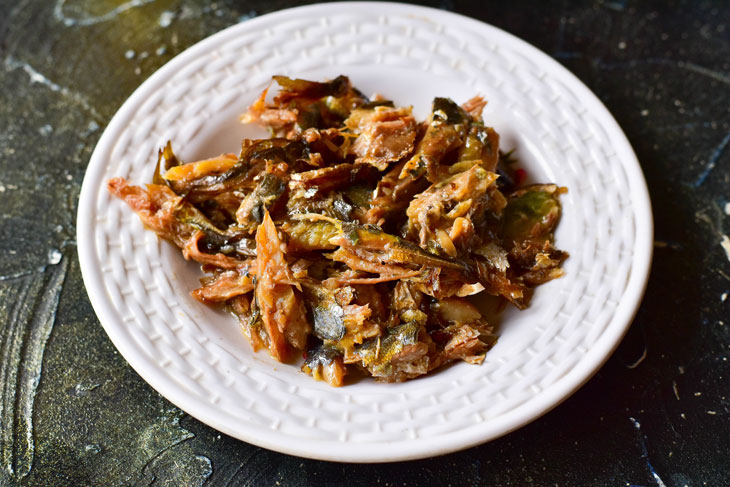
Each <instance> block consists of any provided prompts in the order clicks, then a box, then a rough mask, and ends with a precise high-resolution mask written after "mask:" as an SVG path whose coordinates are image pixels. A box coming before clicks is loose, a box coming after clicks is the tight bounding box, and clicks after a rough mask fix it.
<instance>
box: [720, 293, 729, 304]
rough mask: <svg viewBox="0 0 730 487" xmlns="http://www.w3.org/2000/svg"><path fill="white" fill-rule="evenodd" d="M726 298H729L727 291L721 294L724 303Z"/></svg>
mask: <svg viewBox="0 0 730 487" xmlns="http://www.w3.org/2000/svg"><path fill="white" fill-rule="evenodd" d="M726 299H727V293H722V295H720V301H722V302H723V303H724V302H725V300H726Z"/></svg>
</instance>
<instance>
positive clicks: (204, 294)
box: [191, 261, 256, 304]
mask: <svg viewBox="0 0 730 487" xmlns="http://www.w3.org/2000/svg"><path fill="white" fill-rule="evenodd" d="M248 265H250V266H251V267H255V266H256V263H255V261H254V262H249V263H248ZM253 289H254V285H253V275H252V274H251V273H250V272H249V268H242V269H237V270H232V271H226V272H221V273H220V274H218V275H217V276H216V277H215V278H214V280H213V281H211V282H208V283H206V284H205V285H204V286H202V287H199V288H198V289H195V290H194V291H193V292H192V293H191V294H192V296H193V297H194V298H195V299H197V300H198V301H200V302H201V303H206V304H211V303H223V302H226V301H228V300H229V299H231V298H234V297H236V296H240V295H241V294H246V293H250V292H251V291H253Z"/></svg>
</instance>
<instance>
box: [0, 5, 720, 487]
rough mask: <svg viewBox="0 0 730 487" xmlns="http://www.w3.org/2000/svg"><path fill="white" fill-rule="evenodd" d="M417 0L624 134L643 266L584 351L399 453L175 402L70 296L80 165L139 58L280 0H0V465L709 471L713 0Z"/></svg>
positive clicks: (342, 473) (356, 480)
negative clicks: (617, 311) (465, 428)
mask: <svg viewBox="0 0 730 487" xmlns="http://www.w3.org/2000/svg"><path fill="white" fill-rule="evenodd" d="M423 3H424V4H429V5H432V6H435V7H438V8H442V9H446V10H451V11H455V12H459V13H462V14H466V15H469V16H472V17H475V18H478V19H481V20H484V21H486V22H488V23H490V24H493V25H496V26H498V27H501V28H502V29H505V30H507V31H509V32H511V33H513V34H516V35H517V36H519V37H521V38H523V39H525V40H527V41H528V42H530V43H532V44H533V45H535V46H537V47H538V48H540V49H542V50H543V51H545V52H547V53H548V54H550V55H551V56H553V57H554V58H556V59H557V60H558V61H559V62H561V63H562V64H563V65H565V66H566V67H567V68H568V69H570V70H571V71H572V72H573V73H575V74H576V75H577V76H578V77H579V78H580V79H581V80H583V82H585V83H586V84H587V85H588V86H589V87H590V88H591V89H592V90H593V91H594V92H595V93H596V94H597V95H598V96H599V97H600V98H601V100H603V102H604V103H605V104H606V105H607V106H608V108H609V110H610V111H611V112H612V113H613V115H614V116H615V117H616V119H617V120H618V122H619V123H620V124H621V126H622V127H623V128H624V130H625V132H626V134H627V136H628V138H629V140H630V141H631V143H632V145H633V147H634V149H635V150H636V153H637V155H638V157H639V160H640V161H641V166H642V168H643V170H644V174H645V175H646V179H647V182H648V184H649V189H650V191H651V197H652V201H653V206H654V218H655V222H656V235H655V238H656V242H655V249H654V250H655V254H654V266H653V270H652V273H651V278H650V281H649V286H648V289H647V293H646V298H645V299H644V302H643V304H642V306H641V309H640V311H639V313H638V315H637V317H636V320H635V322H634V323H633V325H632V327H631V329H630V331H629V332H628V335H627V336H626V338H625V339H624V341H623V343H622V344H621V346H620V347H619V349H618V350H617V352H616V353H615V354H614V355H613V357H612V358H611V359H610V360H609V361H608V362H607V364H606V365H605V366H604V367H603V368H602V369H601V371H600V372H599V373H598V374H597V375H596V376H595V377H594V378H593V379H592V380H591V381H590V382H589V383H588V384H587V385H585V386H584V387H583V388H582V389H581V390H580V391H578V392H577V393H576V394H575V395H574V396H572V397H571V398H570V399H568V400H567V401H565V402H564V403H563V404H562V405H561V406H559V407H558V408H556V409H555V410H553V411H552V412H550V413H549V414H547V415H545V416H544V417H543V418H541V419H539V420H537V421H535V422H533V423H532V424H530V425H528V426H526V427H524V428H522V429H520V430H519V431H516V432H514V433H512V434H510V435H508V436H506V437H503V438H501V439H499V440H496V441H493V442H491V443H489V444H486V445H483V446H480V447H477V448H473V449H470V450H467V451H463V452H460V453H455V454H451V455H447V456H444V457H440V458H434V459H429V460H422V461H416V462H410V463H407V464H387V465H344V464H333V463H327V462H319V461H311V460H303V459H299V458H295V457H290V456H287V455H282V454H279V453H274V452H270V451H267V450H262V449H260V448H257V447H254V446H251V445H248V444H245V443H242V442H240V441H237V440H234V439H231V438H229V437H226V436H225V435H221V434H219V433H218V432H216V431H214V430H212V429H211V428H209V427H207V426H205V425H203V424H201V423H200V422H198V421H196V420H195V419H193V418H191V417H189V416H188V415H186V414H184V413H183V412H182V411H180V410H179V409H177V408H176V407H174V406H172V405H171V404H170V403H169V402H167V401H166V400H165V399H163V398H162V397H161V396H160V395H158V394H157V393H156V392H155V391H154V390H153V389H152V388H151V387H149V386H148V385H147V384H146V383H145V382H144V381H142V379H140V377H139V376H137V374H136V373H135V372H134V371H133V370H132V369H131V368H130V367H129V365H127V363H126V362H125V360H124V359H123V358H122V357H121V356H120V355H119V354H118V353H117V352H116V350H115V349H114V347H113V346H112V344H111V342H110V341H109V339H108V338H107V336H106V334H105V333H104V331H103V329H102V328H101V326H100V325H99V322H98V321H97V318H96V316H95V314H94V311H93V310H92V308H91V306H90V304H89V301H88V298H87V296H86V292H85V290H84V286H83V283H82V280H81V275H80V272H79V265H78V260H77V257H76V242H75V238H76V237H75V235H76V229H75V216H76V209H77V201H78V193H79V189H80V186H81V181H82V178H83V175H84V171H85V169H86V165H87V163H88V160H89V157H90V155H91V152H92V150H93V148H94V145H95V144H96V141H97V140H98V138H99V136H100V134H101V132H102V130H103V129H104V127H105V126H106V124H107V123H108V121H109V120H110V118H111V117H112V115H113V114H114V112H115V111H116V110H117V109H118V108H119V106H120V105H121V104H122V102H123V101H124V100H125V99H126V98H127V96H129V94H130V93H131V92H132V91H133V90H134V89H135V88H136V87H137V86H138V85H139V84H140V83H141V82H142V81H143V80H144V79H145V78H147V77H148V76H149V75H150V74H152V73H153V72H154V71H155V70H156V69H157V68H158V67H159V66H161V65H162V64H164V63H165V62H166V61H168V60H169V59H170V58H172V57H173V56H175V55H176V54H178V53H179V52H181V51H182V50H184V49H185V48H186V47H188V46H190V45H191V44H193V43H195V42H197V41H198V40H200V39H203V38H204V37H206V36H208V35H210V34H212V33H214V32H216V31H218V30H220V29H223V28H225V27H227V26H229V25H231V24H234V23H236V22H239V21H241V20H245V19H247V18H250V17H253V16H257V15H261V14H265V13H268V12H271V11H275V10H279V9H281V8H285V7H289V6H293V5H295V2H291V1H283V0H275V1H268V2H267V1H249V2H244V1H237V2H236V1H233V0H228V1H219V2H216V3H207V2H204V1H202V0H137V1H127V2H124V1H122V0H119V1H109V0H66V1H63V0H54V1H51V0H24V1H11V0H0V59H1V60H2V67H1V69H0V385H1V386H2V394H1V395H0V426H1V428H0V484H2V485H34V486H36V485H48V486H85V485H100V486H108V485H170V486H182V485H191V486H198V485H210V486H222V485H231V486H237V485H241V486H243V485H246V486H254V485H293V486H300V485H317V486H320V485H351V486H360V485H363V486H365V485H375V484H377V485H383V486H385V485H393V486H401V485H403V486H420V485H429V484H430V485H454V486H456V485H492V484H494V485H514V486H523V485H538V486H542V485H555V484H558V485H580V486H583V485H601V486H602V485H606V486H608V485H611V486H612V485H643V486H648V485H653V486H656V485H658V486H665V485H666V486H683V485H688V486H701V485H709V486H722V485H728V484H729V483H730V480H729V479H730V459H729V456H730V415H729V414H728V413H729V411H730V400H729V399H728V398H729V397H730V388H729V387H728V385H729V384H730V382H729V380H728V374H730V365H729V364H728V355H729V352H730V314H729V313H728V309H729V307H730V303H729V302H728V301H726V300H725V298H726V296H727V294H726V293H727V292H729V291H730V240H729V239H728V237H727V236H725V235H726V234H730V216H729V215H730V205H728V201H730V184H729V181H728V179H729V178H730V147H728V144H729V143H730V124H729V122H730V3H728V2H700V1H687V2H678V3H669V2H663V1H657V2H650V1H633V2H631V1H613V2H609V1H605V2H601V1H583V2H578V1H570V2H568V1H563V2H532V1H522V0H511V1H507V2H484V3H482V2H476V1H471V2H468V1H441V2H436V1H434V2H423ZM723 241H725V245H724V246H723V245H722V242H723Z"/></svg>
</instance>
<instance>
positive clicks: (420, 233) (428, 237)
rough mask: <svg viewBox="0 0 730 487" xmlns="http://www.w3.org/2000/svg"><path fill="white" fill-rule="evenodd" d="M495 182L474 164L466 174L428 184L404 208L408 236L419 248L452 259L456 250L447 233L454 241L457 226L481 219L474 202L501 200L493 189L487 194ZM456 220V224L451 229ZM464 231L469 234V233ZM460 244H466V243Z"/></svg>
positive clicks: (494, 176) (494, 177) (492, 174)
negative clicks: (474, 217) (415, 240)
mask: <svg viewBox="0 0 730 487" xmlns="http://www.w3.org/2000/svg"><path fill="white" fill-rule="evenodd" d="M496 180H497V175H496V174H495V173H492V172H489V171H486V170H484V169H483V168H482V167H481V166H480V165H478V164H474V165H473V166H472V168H471V169H469V170H468V171H464V172H463V173H460V174H457V175H455V176H452V177H450V178H448V179H446V180H444V181H442V182H440V183H436V184H432V185H431V186H430V187H429V188H428V189H427V190H426V191H424V192H422V193H420V194H418V195H416V196H415V197H414V198H413V200H411V203H410V204H409V205H408V210H407V211H406V215H407V216H408V229H409V232H410V233H412V234H413V235H416V236H417V238H418V241H419V243H420V245H421V247H422V248H424V249H428V250H430V251H432V252H434V253H440V254H442V255H444V254H445V255H450V256H451V257H455V256H456V254H457V252H456V247H455V246H454V242H453V240H452V238H451V236H450V235H449V232H452V233H453V234H454V236H455V237H456V236H457V235H459V234H457V232H458V231H459V230H458V226H462V227H463V226H465V225H469V224H471V225H472V226H473V224H472V216H473V215H476V216H477V217H479V218H481V212H478V211H477V210H478V209H482V207H483V206H484V205H481V204H480V205H478V204H476V202H478V201H479V200H481V199H484V198H488V197H489V196H494V197H498V196H499V197H501V193H500V194H497V193H498V190H496V188H495V190H494V191H492V192H491V194H488V193H487V190H488V189H489V188H490V187H491V186H492V185H494V182H495V181H496ZM502 199H503V198H502ZM450 210H451V212H450ZM457 210H458V211H457ZM457 219H459V223H458V226H457V228H454V224H455V223H456V220H457ZM467 231H468V232H469V234H473V230H472V229H467ZM462 240H464V239H462ZM464 243H465V244H468V241H467V242H464Z"/></svg>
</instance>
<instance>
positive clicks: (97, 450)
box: [84, 445, 101, 453]
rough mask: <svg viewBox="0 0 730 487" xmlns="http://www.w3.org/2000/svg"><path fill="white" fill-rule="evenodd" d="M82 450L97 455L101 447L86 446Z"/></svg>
mask: <svg viewBox="0 0 730 487" xmlns="http://www.w3.org/2000/svg"><path fill="white" fill-rule="evenodd" d="M84 450H86V451H87V452H90V453H99V452H101V447H100V446H99V445H86V446H84Z"/></svg>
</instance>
